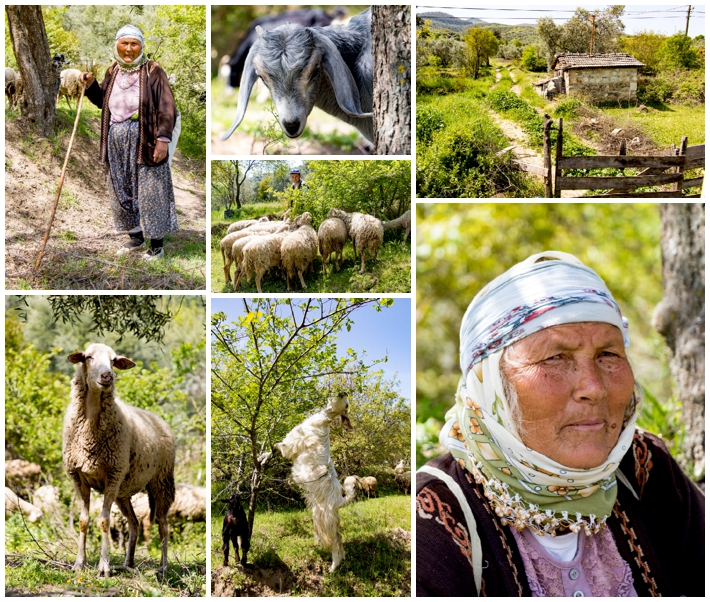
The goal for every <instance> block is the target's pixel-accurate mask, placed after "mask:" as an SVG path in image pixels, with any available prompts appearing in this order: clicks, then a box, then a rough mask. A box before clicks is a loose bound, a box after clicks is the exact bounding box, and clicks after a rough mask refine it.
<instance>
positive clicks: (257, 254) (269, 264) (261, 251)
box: [232, 232, 289, 293]
mask: <svg viewBox="0 0 710 602" xmlns="http://www.w3.org/2000/svg"><path fill="white" fill-rule="evenodd" d="M288 235H289V233H288V232H277V233H276V234H267V235H265V236H257V237H255V238H250V239H249V242H248V243H247V244H246V245H245V246H244V248H243V250H242V254H243V257H244V258H243V259H242V264H241V268H240V269H239V270H236V269H235V270H234V290H235V291H238V290H239V283H240V282H241V280H242V276H246V277H247V282H248V281H249V279H250V278H251V275H252V274H253V275H254V276H255V281H256V290H258V291H259V292H260V293H261V292H262V290H261V279H262V277H263V276H264V274H265V273H266V272H267V270H269V269H270V268H274V267H276V266H279V265H281V245H282V243H283V241H284V239H285V238H286V237H287V236H288ZM232 257H235V250H234V247H232ZM237 273H239V277H238V278H237Z"/></svg>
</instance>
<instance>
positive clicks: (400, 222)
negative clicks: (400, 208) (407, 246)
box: [382, 209, 412, 240]
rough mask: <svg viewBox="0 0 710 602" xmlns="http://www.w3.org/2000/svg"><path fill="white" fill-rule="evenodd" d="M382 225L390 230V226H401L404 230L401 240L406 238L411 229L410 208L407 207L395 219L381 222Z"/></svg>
mask: <svg viewBox="0 0 710 602" xmlns="http://www.w3.org/2000/svg"><path fill="white" fill-rule="evenodd" d="M382 227H383V228H384V229H385V230H390V229H391V228H402V229H403V230H404V238H403V239H402V240H407V237H408V236H409V233H410V232H411V230H412V210H411V209H408V210H407V211H405V212H404V213H403V214H402V215H400V216H399V217H398V218H397V219H393V220H392V221H390V222H382Z"/></svg>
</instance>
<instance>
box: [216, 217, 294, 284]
mask: <svg viewBox="0 0 710 602" xmlns="http://www.w3.org/2000/svg"><path fill="white" fill-rule="evenodd" d="M290 227H291V224H289V223H287V222H280V221H276V222H265V223H258V224H254V225H252V226H249V227H248V228H244V229H243V230H238V231H237V232H230V233H229V234H227V235H226V236H225V237H224V238H222V240H220V241H219V248H220V250H221V251H222V262H223V263H224V268H223V269H224V283H225V284H228V283H229V282H230V281H231V274H230V272H231V266H232V262H233V258H232V247H233V246H234V243H235V242H237V241H238V240H239V239H240V238H243V237H244V236H252V235H254V234H273V233H275V232H280V231H284V230H288V229H289V228H290Z"/></svg>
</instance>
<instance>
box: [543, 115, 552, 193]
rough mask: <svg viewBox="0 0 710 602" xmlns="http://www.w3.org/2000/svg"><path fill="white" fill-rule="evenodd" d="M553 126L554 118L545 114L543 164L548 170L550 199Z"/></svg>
mask: <svg viewBox="0 0 710 602" xmlns="http://www.w3.org/2000/svg"><path fill="white" fill-rule="evenodd" d="M551 128H552V119H550V116H549V115H547V114H545V125H544V126H543V128H542V165H543V167H544V168H545V170H546V171H547V175H546V176H545V198H546V199H550V198H552V197H553V194H552V178H550V177H549V175H550V172H551V171H552V158H551V156H550V129H551Z"/></svg>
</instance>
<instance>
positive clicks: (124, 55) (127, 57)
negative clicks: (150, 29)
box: [116, 38, 141, 63]
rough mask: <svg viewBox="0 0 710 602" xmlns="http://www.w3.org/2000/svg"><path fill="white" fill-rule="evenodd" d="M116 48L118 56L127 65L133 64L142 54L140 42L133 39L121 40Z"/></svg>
mask: <svg viewBox="0 0 710 602" xmlns="http://www.w3.org/2000/svg"><path fill="white" fill-rule="evenodd" d="M116 48H117V49H118V56H120V57H121V60H123V62H125V63H132V62H133V61H135V60H136V59H137V58H138V57H139V56H140V53H141V43H140V41H139V40H134V39H133V38H121V39H120V40H119V41H118V42H116Z"/></svg>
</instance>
